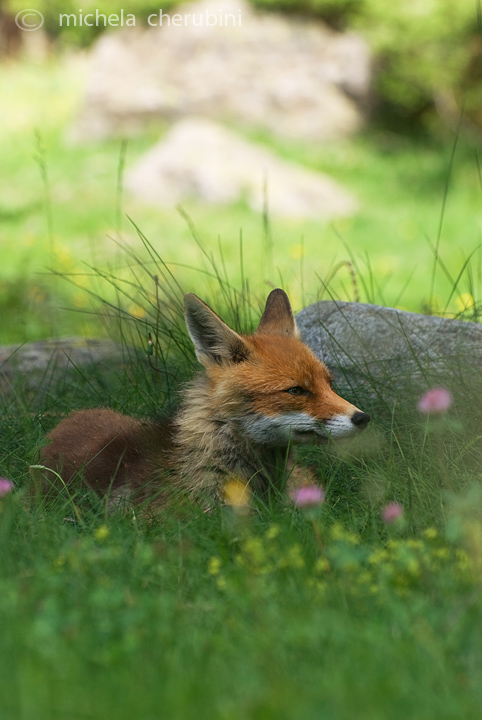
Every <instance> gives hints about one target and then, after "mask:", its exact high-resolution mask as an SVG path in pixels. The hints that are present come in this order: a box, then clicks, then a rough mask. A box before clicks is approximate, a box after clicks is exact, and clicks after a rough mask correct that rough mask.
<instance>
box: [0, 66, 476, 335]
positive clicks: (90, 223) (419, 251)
mask: <svg viewBox="0 0 482 720" xmlns="http://www.w3.org/2000/svg"><path fill="white" fill-rule="evenodd" d="M85 76H86V68H85V63H84V62H82V61H81V59H79V58H75V57H73V58H71V59H70V60H66V59H65V58H64V59H63V61H59V60H58V59H56V58H55V57H53V58H52V59H51V60H49V61H48V62H45V63H38V62H37V63H35V64H32V63H29V62H28V61H23V62H20V63H11V64H10V65H4V66H3V67H2V74H1V76H0V100H1V101H2V108H3V116H2V126H1V128H0V149H1V152H2V170H3V172H2V177H1V178H0V232H1V242H2V245H3V247H4V248H5V253H4V255H3V261H2V267H1V270H0V307H1V309H2V312H3V318H4V322H3V323H2V328H1V336H0V339H1V341H2V342H19V341H25V340H31V339H35V338H39V337H45V336H48V335H52V334H57V335H72V334H75V333H86V334H97V333H98V331H99V324H98V322H97V321H96V320H95V319H92V318H91V317H89V315H85V314H82V313H79V312H78V310H81V309H82V308H84V309H89V306H88V304H87V305H86V295H85V293H83V292H79V291H78V290H73V289H72V287H71V286H70V285H69V284H67V283H64V282H62V281H61V280H58V279H55V278H52V276H51V273H50V271H52V270H53V271H55V272H58V273H62V274H67V273H73V272H75V273H79V272H81V273H86V272H87V273H88V272H89V270H88V267H87V266H89V265H90V266H92V265H94V266H95V267H104V268H105V267H106V266H109V267H110V268H115V269H116V271H118V270H119V268H120V267H121V266H122V265H123V264H124V263H125V257H124V256H123V254H122V252H119V249H118V245H117V244H116V242H115V241H116V240H119V239H120V240H122V242H124V243H126V244H127V245H128V246H129V247H132V248H133V249H134V250H136V251H139V250H140V249H141V243H140V241H139V237H138V234H137V232H136V231H135V228H134V227H133V225H132V224H131V223H130V222H129V220H128V219H127V216H129V217H130V218H132V219H133V221H134V222H135V224H136V225H137V227H139V228H140V229H141V230H142V232H143V233H144V235H145V236H146V237H147V238H148V239H149V241H150V242H151V243H152V244H153V246H154V247H155V249H156V251H157V252H158V253H159V254H160V255H161V256H162V258H163V259H164V261H165V262H166V263H168V264H169V266H170V267H172V268H176V274H177V276H178V278H179V281H180V282H181V283H183V285H184V286H185V289H186V290H192V289H198V290H199V294H202V293H206V292H207V291H208V290H209V286H206V284H203V282H202V280H201V278H200V277H199V274H197V275H193V273H190V272H189V271H187V270H185V269H183V268H182V267H179V265H183V266H184V265H188V266H192V267H196V268H199V266H200V265H201V263H202V254H201V253H200V251H199V247H198V245H197V244H196V243H195V242H194V241H193V239H192V234H191V231H190V228H189V227H188V225H187V224H186V222H185V220H184V219H183V218H182V217H181V216H180V215H179V214H178V213H177V212H176V211H175V210H163V211H161V210H157V209H155V208H151V207H147V206H144V205H142V204H140V203H139V202H138V201H135V200H133V199H132V198H131V197H129V196H128V195H127V194H126V193H125V192H124V193H122V192H120V187H121V181H120V179H119V161H120V156H121V141H120V140H110V141H106V142H102V143H85V144H82V145H73V144H72V143H71V142H70V141H69V133H68V131H69V128H70V127H71V125H72V122H73V118H74V117H75V114H76V110H77V107H78V105H79V103H80V99H81V97H82V87H83V83H84V82H85ZM164 131H165V127H164V126H162V127H159V129H158V130H154V129H152V128H151V130H150V131H149V132H146V134H145V135H144V136H142V137H140V138H136V139H133V140H132V141H129V143H128V146H127V151H126V158H125V160H126V167H127V168H128V167H129V166H130V165H131V164H133V163H134V162H135V161H136V159H137V158H138V157H140V156H141V154H142V153H143V152H144V151H145V150H146V149H147V148H149V147H150V146H151V145H152V144H153V143H154V142H155V141H156V140H157V138H158V134H160V133H162V132H164ZM251 136H252V137H253V139H255V140H259V141H261V142H263V143H264V144H265V145H268V146H271V147H272V148H274V149H275V150H276V151H277V152H278V153H279V154H280V155H281V156H283V157H285V158H287V159H290V160H293V161H296V162H300V163H303V164H305V165H306V166H308V167H312V168H313V169H318V170H321V171H326V172H328V173H329V174H331V175H332V176H333V177H334V178H335V179H338V180H339V181H340V182H342V183H343V184H345V185H346V187H347V188H349V189H350V190H351V191H352V192H353V193H354V194H355V195H356V196H357V197H358V198H359V200H360V211H359V212H358V213H357V214H356V215H355V216H354V217H352V218H348V219H345V220H340V221H337V222H335V223H333V224H332V225H326V224H323V223H321V222H317V221H313V220H309V221H308V220H307V221H296V220H291V221H289V220H286V219H283V220H280V219H277V218H274V217H272V218H271V219H270V234H271V240H272V249H271V250H270V249H269V248H267V246H266V237H265V227H264V223H263V218H262V217H260V216H259V215H257V214H256V213H254V212H252V211H251V210H249V208H247V207H246V206H245V205H244V204H243V203H238V204H236V205H234V206H230V207H224V208H220V207H215V208H213V207H203V206H201V205H200V204H198V203H195V202H190V203H187V204H186V208H185V209H186V210H187V212H188V213H189V215H190V216H191V218H192V221H193V223H194V225H195V227H196V229H197V233H198V235H199V237H200V239H201V240H202V244H203V247H204V248H205V250H206V251H207V252H208V253H210V254H211V253H214V254H217V255H218V256H219V247H221V248H222V252H223V256H224V263H225V265H226V269H227V274H228V276H229V277H230V278H231V279H232V281H233V283H238V284H239V283H240V280H241V278H240V267H239V239H240V237H242V244H243V251H244V273H245V275H246V277H248V278H249V281H250V286H251V289H252V290H253V292H254V293H255V294H256V296H257V297H258V298H262V297H263V296H264V295H265V290H266V287H267V284H266V283H268V284H270V283H271V284H272V285H279V284H280V283H282V284H283V285H284V287H285V288H286V289H287V290H288V292H289V294H290V296H291V298H292V302H293V305H294V307H295V308H296V309H300V308H301V307H302V306H303V305H305V304H307V303H308V302H310V301H312V300H314V299H316V298H317V297H319V295H320V289H321V287H322V282H321V280H326V279H327V278H329V277H330V276H331V274H332V272H333V270H334V269H336V268H337V267H339V270H338V272H337V273H336V275H335V278H334V279H332V282H331V283H330V286H331V288H332V292H334V293H335V294H336V295H337V296H338V297H340V298H342V299H347V300H351V299H354V297H355V291H354V288H353V286H352V283H351V281H350V277H349V273H348V269H347V266H346V264H345V265H343V263H346V262H347V261H350V262H352V263H355V264H356V265H357V266H358V268H359V273H358V274H359V278H362V277H363V278H364V279H365V281H366V288H364V287H363V285H362V283H361V280H360V299H361V300H362V301H369V302H373V301H375V302H379V303H382V304H387V305H399V306H401V307H404V308H406V309H409V310H417V311H418V310H423V311H435V312H442V313H443V312H450V313H452V314H454V313H458V312H460V310H461V308H462V307H463V303H462V305H461V304H460V302H459V303H457V298H458V297H459V296H460V295H462V294H463V293H470V294H474V293H475V294H476V298H475V300H476V303H478V302H479V297H478V295H477V293H476V290H475V289H476V288H477V285H478V277H479V276H480V270H479V268H480V262H481V260H480V252H479V251H478V247H479V244H480V212H481V211H480V207H481V187H480V175H479V170H478V164H477V143H476V142H475V141H474V142H472V141H468V140H464V139H463V138H462V137H461V138H459V141H458V145H457V149H456V153H455V156H454V161H453V166H452V167H451V154H452V149H453V144H454V140H453V137H452V136H451V135H447V136H446V140H445V141H443V140H439V141H437V142H435V141H431V140H430V138H425V139H423V138H418V139H416V138H402V137H400V136H396V135H390V134H388V133H387V132H384V131H377V130H374V129H371V130H367V131H366V133H365V134H362V135H360V136H358V137H356V138H353V139H350V140H346V141H340V142H338V143H332V144H330V145H329V146H316V147H313V146H312V145H308V144H304V143H302V142H299V143H293V142H287V141H286V142H282V141H280V140H274V139H273V138H271V137H268V136H267V135H266V134H264V135H263V134H260V133H251ZM437 137H440V134H438V135H437ZM39 138H40V140H39ZM447 190H448V192H447ZM442 208H444V212H443V213H442ZM441 218H442V220H443V222H441ZM431 246H432V249H431ZM436 246H438V247H439V249H440V252H441V254H442V257H443V258H444V262H445V265H446V267H447V268H449V269H450V274H451V277H449V278H448V277H447V276H446V275H445V274H444V272H443V271H442V269H441V268H440V267H439V269H438V272H437V273H436V276H435V282H434V285H433V290H432V280H431V267H432V262H433V247H436ZM474 251H475V253H476V257H475V260H474V262H473V263H472V265H471V267H472V269H473V273H474V274H473V276H472V277H470V275H468V274H467V273H463V274H462V277H461V278H460V282H459V284H458V286H457V288H456V292H455V294H454V296H453V297H452V298H451V300H450V303H449V305H448V307H447V300H448V298H449V295H450V292H451V289H452V287H453V285H454V281H455V279H456V278H457V275H458V273H459V271H460V270H461V269H463V266H464V262H465V260H466V259H467V258H468V257H469V255H470V254H471V253H472V252H474ZM340 263H342V265H341V266H340ZM375 279H376V281H375ZM85 282H86V284H87V285H88V286H89V288H90V289H92V284H91V280H90V276H89V275H87V276H86V278H85ZM59 307H60V308H68V309H67V310H64V309H59ZM72 310H73V311H72Z"/></svg>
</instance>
